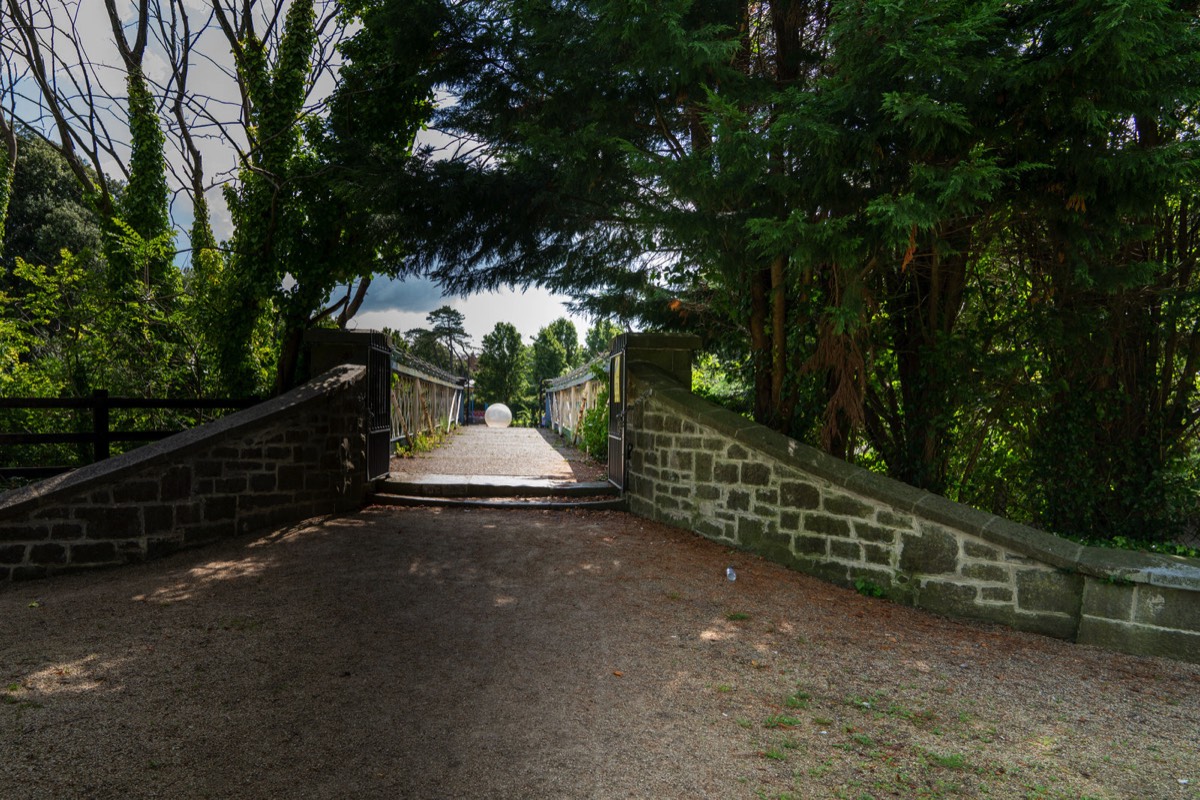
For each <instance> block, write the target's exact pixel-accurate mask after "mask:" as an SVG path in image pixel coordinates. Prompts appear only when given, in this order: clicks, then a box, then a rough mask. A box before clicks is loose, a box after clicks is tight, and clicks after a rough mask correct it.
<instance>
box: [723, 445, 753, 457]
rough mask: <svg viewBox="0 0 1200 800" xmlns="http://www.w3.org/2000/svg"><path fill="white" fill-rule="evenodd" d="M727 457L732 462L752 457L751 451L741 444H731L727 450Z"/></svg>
mask: <svg viewBox="0 0 1200 800" xmlns="http://www.w3.org/2000/svg"><path fill="white" fill-rule="evenodd" d="M725 457H726V458H728V459H730V460H732V461H744V460H746V459H747V458H749V457H750V451H749V450H747V449H746V448H744V447H742V446H741V445H740V444H731V445H729V447H728V448H726V450H725Z"/></svg>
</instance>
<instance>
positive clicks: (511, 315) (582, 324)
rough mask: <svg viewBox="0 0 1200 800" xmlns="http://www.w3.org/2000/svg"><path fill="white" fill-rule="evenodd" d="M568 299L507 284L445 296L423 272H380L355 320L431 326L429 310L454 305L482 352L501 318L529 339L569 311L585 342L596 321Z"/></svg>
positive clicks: (359, 324) (355, 324)
mask: <svg viewBox="0 0 1200 800" xmlns="http://www.w3.org/2000/svg"><path fill="white" fill-rule="evenodd" d="M567 300H568V298H567V297H564V296H562V295H556V294H552V293H550V292H547V291H545V290H542V289H529V290H528V291H525V292H520V291H512V290H508V289H503V290H500V291H498V292H489V293H485V294H476V295H471V296H470V297H467V298H465V299H464V298H461V297H443V296H442V293H441V290H440V289H438V287H437V286H436V285H435V284H434V283H432V282H430V281H428V280H425V279H423V278H409V279H407V280H404V281H393V280H388V279H386V278H377V279H376V280H374V281H372V282H371V288H370V289H369V290H368V291H367V299H366V301H365V302H364V303H363V307H362V310H361V311H359V312H358V315H357V316H356V317H355V318H354V319H353V320H352V321H351V322H350V327H352V328H358V329H360V330H362V329H374V330H380V329H382V328H385V327H386V328H391V329H392V330H396V331H400V332H404V331H407V330H409V329H411V328H427V327H429V325H428V323H427V322H426V320H425V315H426V314H428V313H429V312H430V311H433V310H434V309H435V308H439V307H441V306H444V305H448V306H450V307H451V308H453V309H455V310H456V311H459V312H461V313H462V314H463V317H464V322H463V327H464V328H466V330H467V333H468V334H469V335H470V336H471V344H472V347H473V349H474V350H475V351H476V352H478V351H479V348H480V346H481V345H482V343H483V337H484V336H485V335H487V334H488V333H491V331H492V328H494V327H495V326H496V323H497V322H508V323H511V324H512V325H514V326H516V329H517V331H518V332H520V334H521V338H522V339H523V340H524V341H525V343H526V344H529V343H530V342H531V341H532V340H533V338H534V337H535V336H537V333H538V331H539V330H541V329H542V328H544V327H546V326H547V325H549V324H550V323H551V322H553V321H554V320H556V319H558V318H559V317H566V318H568V319H569V320H571V321H572V322H573V323H575V332H576V333H577V334H578V335H579V341H580V343H581V344H582V343H583V337H584V334H585V333H587V329H588V328H589V327H590V325H591V323H590V322H589V320H587V319H586V318H585V317H580V316H576V315H573V314H571V313H570V312H569V311H568V310H567V307H566V302H567Z"/></svg>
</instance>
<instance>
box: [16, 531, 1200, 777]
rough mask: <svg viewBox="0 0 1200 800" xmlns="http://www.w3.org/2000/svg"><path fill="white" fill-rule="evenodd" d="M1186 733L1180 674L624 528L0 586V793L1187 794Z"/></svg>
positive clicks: (354, 536) (1188, 713) (289, 536)
mask: <svg viewBox="0 0 1200 800" xmlns="http://www.w3.org/2000/svg"><path fill="white" fill-rule="evenodd" d="M729 565H733V566H734V567H735V569H736V570H737V572H738V579H737V580H736V581H735V582H730V581H728V580H727V579H726V577H725V569H726V567H727V566H729ZM1197 719H1200V667H1196V666H1192V665H1185V664H1179V663H1174V662H1169V661H1162V660H1154V659H1144V658H1132V657H1125V656H1120V655H1113V654H1111V653H1107V652H1102V651H1099V650H1094V649H1090V648H1086V647H1077V646H1073V645H1069V644H1066V643H1062V642H1057V641H1053V640H1050V639H1045V638H1042V637H1038V636H1033V635H1025V634H1016V633H1012V632H1008V631H1005V630H1002V629H997V628H990V627H985V626H977V625H967V624H961V623H956V622H950V621H946V620H941V619H938V618H935V617H931V616H928V615H926V614H923V613H920V612H916V611H913V610H911V609H907V608H903V607H899V606H895V605H892V604H889V603H886V602H883V601H878V600H872V599H868V598H864V597H860V596H859V595H857V594H854V593H853V592H848V591H843V590H840V589H837V588H833V587H830V586H828V585H826V584H823V583H820V582H819V581H816V580H813V579H809V578H807V577H806V576H803V575H799V574H796V573H793V572H788V571H787V570H784V569H782V568H779V567H776V566H774V565H771V564H767V563H765V562H763V561H761V560H758V559H756V558H752V557H748V556H745V555H743V554H736V553H730V552H729V551H728V550H726V549H725V548H722V547H719V546H717V545H715V544H713V543H710V542H706V541H703V540H701V539H698V538H696V537H694V536H691V535H688V534H685V533H681V532H679V531H676V530H673V529H670V528H666V527H663V526H660V525H657V524H653V523H650V522H646V521H643V520H640V519H637V518H635V517H632V516H629V515H626V514H624V513H621V512H591V513H583V512H532V511H471V510H444V511H437V510H425V509H422V510H407V511H406V510H391V509H388V510H384V509H367V510H365V511H363V512H361V513H358V514H353V515H349V516H345V517H341V518H337V519H332V520H326V521H322V522H317V523H313V524H310V525H308V526H301V527H298V528H294V529H290V530H285V531H280V532H277V533H275V534H273V535H270V536H265V537H260V538H255V539H242V540H235V541H230V542H226V543H222V544H219V545H216V546H213V547H210V548H207V549H204V550H201V551H194V552H190V553H183V554H179V555H176V556H174V557H172V558H169V559H167V560H164V561H159V562H155V563H151V564H147V565H142V566H137V567H132V568H127V569H121V570H113V571H107V572H103V573H96V574H91V575H81V576H67V577H63V578H59V579H53V580H49V581H42V582H34V583H24V584H17V585H15V586H11V587H7V588H3V589H0V797H4V798H6V800H26V799H32V798H83V797H86V798H156V797H157V798H201V797H213V798H347V797H354V798H601V799H603V798H700V797H711V798H742V797H745V798H755V797H770V798H786V797H797V798H801V797H802V798H810V797H811V798H825V797H829V798H854V799H855V800H860V799H861V798H884V797H903V798H914V797H923V798H938V797H980V796H986V797H989V798H1073V800H1080V798H1122V799H1124V798H1149V799H1150V800H1157V798H1172V799H1174V798H1189V799H1194V798H1197V797H1200V791H1198V789H1200V750H1198V741H1197V736H1196V733H1197V723H1196V720H1197ZM1181 781H1187V782H1188V783H1186V784H1185V783H1181Z"/></svg>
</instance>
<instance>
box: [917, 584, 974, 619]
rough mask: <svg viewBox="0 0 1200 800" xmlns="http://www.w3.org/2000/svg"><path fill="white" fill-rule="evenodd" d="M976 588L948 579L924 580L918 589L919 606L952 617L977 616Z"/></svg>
mask: <svg viewBox="0 0 1200 800" xmlns="http://www.w3.org/2000/svg"><path fill="white" fill-rule="evenodd" d="M975 598H976V588H975V587H974V586H967V585H964V584H961V583H950V582H948V581H924V582H923V583H921V585H920V588H919V589H918V591H917V606H918V607H919V608H924V609H926V610H928V611H933V612H936V613H938V614H945V615H946V616H951V617H955V616H957V617H975V616H977V612H976V604H975Z"/></svg>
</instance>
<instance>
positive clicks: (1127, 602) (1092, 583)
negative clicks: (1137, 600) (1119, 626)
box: [1080, 578, 1137, 622]
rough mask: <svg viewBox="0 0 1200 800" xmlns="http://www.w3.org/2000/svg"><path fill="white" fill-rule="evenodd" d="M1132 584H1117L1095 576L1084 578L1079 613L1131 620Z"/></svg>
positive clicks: (1125, 620)
mask: <svg viewBox="0 0 1200 800" xmlns="http://www.w3.org/2000/svg"><path fill="white" fill-rule="evenodd" d="M1136 591H1137V589H1136V587H1135V586H1134V585H1133V584H1127V585H1123V586H1122V585H1118V584H1114V583H1110V582H1109V581H1105V580H1100V579H1097V578H1085V579H1084V582H1083V604H1082V607H1081V609H1080V613H1082V614H1083V615H1084V616H1089V617H1103V618H1104V619H1112V620H1117V621H1120V622H1133V598H1134V594H1135V593H1136Z"/></svg>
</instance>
